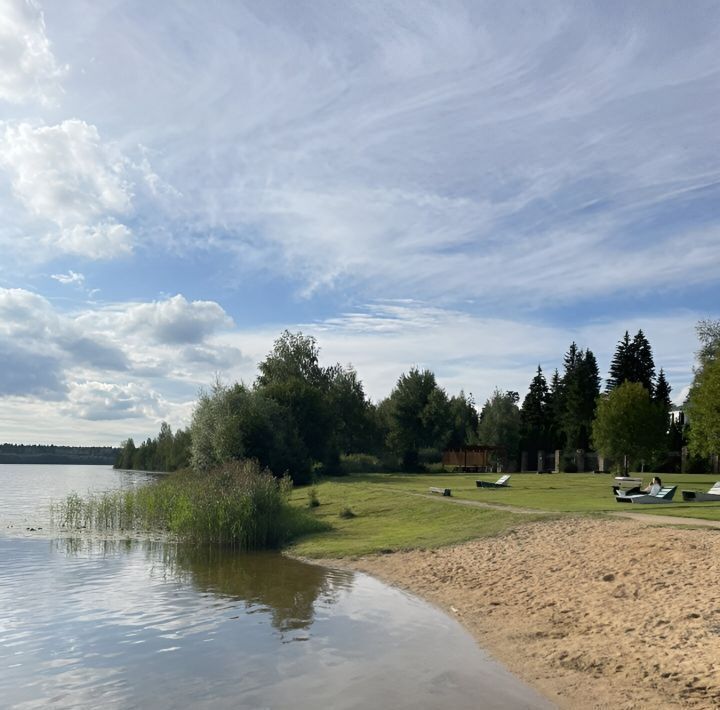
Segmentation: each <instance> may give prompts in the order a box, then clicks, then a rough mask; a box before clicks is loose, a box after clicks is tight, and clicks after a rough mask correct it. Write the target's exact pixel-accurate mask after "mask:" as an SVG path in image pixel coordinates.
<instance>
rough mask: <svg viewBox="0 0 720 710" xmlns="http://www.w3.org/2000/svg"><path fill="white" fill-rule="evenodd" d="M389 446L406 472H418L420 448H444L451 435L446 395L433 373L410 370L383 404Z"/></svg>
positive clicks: (401, 377)
mask: <svg viewBox="0 0 720 710" xmlns="http://www.w3.org/2000/svg"><path fill="white" fill-rule="evenodd" d="M384 407H385V410H384V413H385V415H386V416H387V424H388V438H387V442H388V446H389V448H390V450H391V451H393V452H394V453H395V454H396V455H397V456H398V457H400V459H401V460H402V464H403V467H404V468H405V469H407V470H413V469H416V468H417V466H418V464H419V456H418V452H419V450H420V449H423V448H428V447H433V448H438V449H442V448H444V447H445V444H446V443H447V441H448V439H449V436H450V421H449V415H450V408H449V402H448V398H447V395H446V394H445V392H444V390H442V389H440V388H439V387H438V385H437V383H436V381H435V375H434V374H433V373H432V372H430V370H423V371H422V372H421V371H420V370H417V369H415V368H413V369H411V370H410V372H408V373H407V374H403V375H401V376H400V379H399V380H398V382H397V385H396V386H395V389H394V390H393V391H392V394H391V395H390V397H389V398H388V400H387V404H385V405H384Z"/></svg>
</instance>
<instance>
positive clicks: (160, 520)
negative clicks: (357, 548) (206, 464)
mask: <svg viewBox="0 0 720 710" xmlns="http://www.w3.org/2000/svg"><path fill="white" fill-rule="evenodd" d="M291 490H292V482H291V481H290V479H289V478H283V479H281V480H278V479H276V478H274V477H273V475H272V474H271V473H270V472H269V471H268V470H262V469H261V468H260V467H259V465H258V464H257V463H256V462H255V461H237V462H229V463H227V464H224V465H223V466H221V467H219V468H217V469H215V470H213V471H210V472H208V473H202V474H200V473H194V472H192V471H181V472H177V473H173V474H170V475H168V476H166V477H164V478H162V479H159V480H158V481H156V482H153V483H149V484H147V485H145V486H142V487H140V488H136V489H131V490H119V491H110V492H107V493H103V494H100V495H93V494H90V495H87V496H85V497H81V496H79V495H77V494H76V493H73V494H71V495H69V496H67V497H66V498H65V500H63V501H62V502H60V503H59V504H56V505H54V506H53V511H52V513H53V521H54V523H55V524H56V525H59V526H60V527H63V528H66V529H88V530H95V531H118V532H119V531H123V532H127V531H137V530H145V531H166V532H168V533H170V534H172V535H173V536H175V537H177V538H179V539H183V540H189V541H196V542H213V543H221V544H228V545H233V546H235V547H237V548H239V549H242V550H259V549H267V548H276V547H280V546H282V545H283V544H285V543H287V542H290V541H291V540H294V539H296V538H297V537H300V536H301V535H304V534H307V533H310V532H321V531H323V530H325V529H327V527H328V525H327V524H326V523H323V522H322V521H319V520H316V519H315V518H314V517H313V516H311V515H309V514H308V513H307V512H305V511H301V510H298V509H297V508H295V507H292V506H291V505H290V504H289V498H290V492H291Z"/></svg>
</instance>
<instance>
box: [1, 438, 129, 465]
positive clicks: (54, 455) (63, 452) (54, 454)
mask: <svg viewBox="0 0 720 710" xmlns="http://www.w3.org/2000/svg"><path fill="white" fill-rule="evenodd" d="M117 455H118V449H117V448H114V447H112V446H56V445H55V444H7V443H5V444H0V463H37V464H109V463H113V462H114V461H115V460H116V457H117Z"/></svg>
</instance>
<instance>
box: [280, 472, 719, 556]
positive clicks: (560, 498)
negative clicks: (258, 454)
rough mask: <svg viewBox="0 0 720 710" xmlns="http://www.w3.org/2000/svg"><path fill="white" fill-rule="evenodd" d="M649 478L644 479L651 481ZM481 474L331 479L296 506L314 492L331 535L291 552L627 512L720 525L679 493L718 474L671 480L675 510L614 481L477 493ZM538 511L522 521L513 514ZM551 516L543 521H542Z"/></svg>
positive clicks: (431, 544) (410, 542)
mask: <svg viewBox="0 0 720 710" xmlns="http://www.w3.org/2000/svg"><path fill="white" fill-rule="evenodd" d="M650 476H651V474H650V475H648V474H646V475H645V479H646V480H649V478H650ZM496 478H497V476H496V475H485V474H482V475H477V474H468V475H465V474H400V473H387V474H366V475H353V476H348V477H347V478H337V479H329V480H326V481H324V482H322V483H320V484H318V485H316V486H314V487H313V488H312V489H311V488H308V487H306V488H298V489H295V490H294V491H293V492H292V494H291V498H290V500H291V503H292V504H293V505H295V506H297V507H298V508H308V507H309V506H308V503H309V498H310V495H309V493H310V491H311V490H314V495H315V497H316V499H317V502H318V503H319V505H317V506H316V507H314V508H312V509H311V510H312V514H313V516H314V517H315V519H316V520H318V521H321V522H324V523H326V524H327V525H329V526H331V529H330V530H328V531H326V532H322V533H317V534H314V533H313V534H309V535H307V536H305V537H303V538H302V539H301V540H299V541H297V542H296V543H294V544H293V545H292V548H291V549H292V551H293V552H294V553H295V554H298V555H302V556H306V557H343V556H357V555H362V554H368V553H375V552H383V551H395V550H401V549H412V548H435V547H441V546H444V545H449V544H454V543H459V542H464V541H466V540H470V539H473V538H479V537H485V536H489V535H496V534H499V533H502V532H505V531H507V530H509V529H511V528H513V527H516V526H518V525H521V524H523V523H525V522H529V521H533V520H537V519H539V518H541V517H543V518H547V517H548V515H547V513H550V516H553V515H554V516H557V515H562V514H567V513H575V514H603V513H608V512H617V511H629V510H632V512H640V513H648V514H661V515H675V516H680V517H688V518H705V519H711V520H720V504H717V503H683V502H682V496H681V494H680V489H683V488H686V489H693V490H707V489H708V488H709V487H710V486H711V485H712V484H713V483H714V481H715V477H713V476H712V475H705V476H702V475H690V474H687V475H671V476H665V477H664V478H663V481H664V482H667V483H668V484H670V485H676V484H677V485H678V491H677V493H676V501H677V502H674V503H672V504H670V505H645V506H639V505H634V506H630V505H625V506H621V505H620V504H619V503H616V502H615V499H614V497H613V495H612V491H611V484H612V483H613V482H614V480H613V476H611V475H609V474H604V475H603V474H575V473H573V474H544V475H537V474H513V476H512V478H511V479H510V483H511V487H510V488H507V489H483V488H477V487H476V485H475V480H476V479H482V480H496ZM430 486H436V487H442V488H450V489H451V490H452V498H453V499H455V500H460V501H468V502H471V503H472V502H478V503H490V504H495V505H499V506H501V507H502V506H507V509H506V510H503V509H501V510H497V509H487V508H481V507H472V506H468V505H456V504H453V503H452V501H449V500H447V499H443V498H441V497H433V498H430V497H428V489H429V487H430ZM516 507H519V508H525V509H532V510H535V511H537V513H536V514H526V513H525V514H523V513H519V512H517V511H514V510H513V508H516ZM543 513H545V514H543Z"/></svg>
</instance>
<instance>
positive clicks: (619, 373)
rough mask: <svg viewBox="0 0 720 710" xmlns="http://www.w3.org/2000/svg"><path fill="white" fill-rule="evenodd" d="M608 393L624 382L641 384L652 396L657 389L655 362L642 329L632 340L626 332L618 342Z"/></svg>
mask: <svg viewBox="0 0 720 710" xmlns="http://www.w3.org/2000/svg"><path fill="white" fill-rule="evenodd" d="M606 382H607V386H606V391H607V392H611V391H612V390H614V389H615V388H616V387H619V386H620V385H621V384H622V383H623V382H639V383H640V384H641V385H642V386H643V387H644V388H645V389H646V390H647V391H648V392H649V393H650V395H651V396H652V395H653V393H654V389H655V384H654V383H655V361H654V360H653V354H652V348H651V347H650V342H649V341H648V339H647V338H646V337H645V333H643V332H642V329H640V330H638V332H637V333H636V334H635V336H634V337H633V339H632V340H630V334H629V333H628V331H627V330H626V331H625V335H624V336H623V338H622V340H621V341H620V342H618V344H617V347H616V348H615V355H613V359H612V362H611V363H610V376H609V377H608V379H607V381H606Z"/></svg>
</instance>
